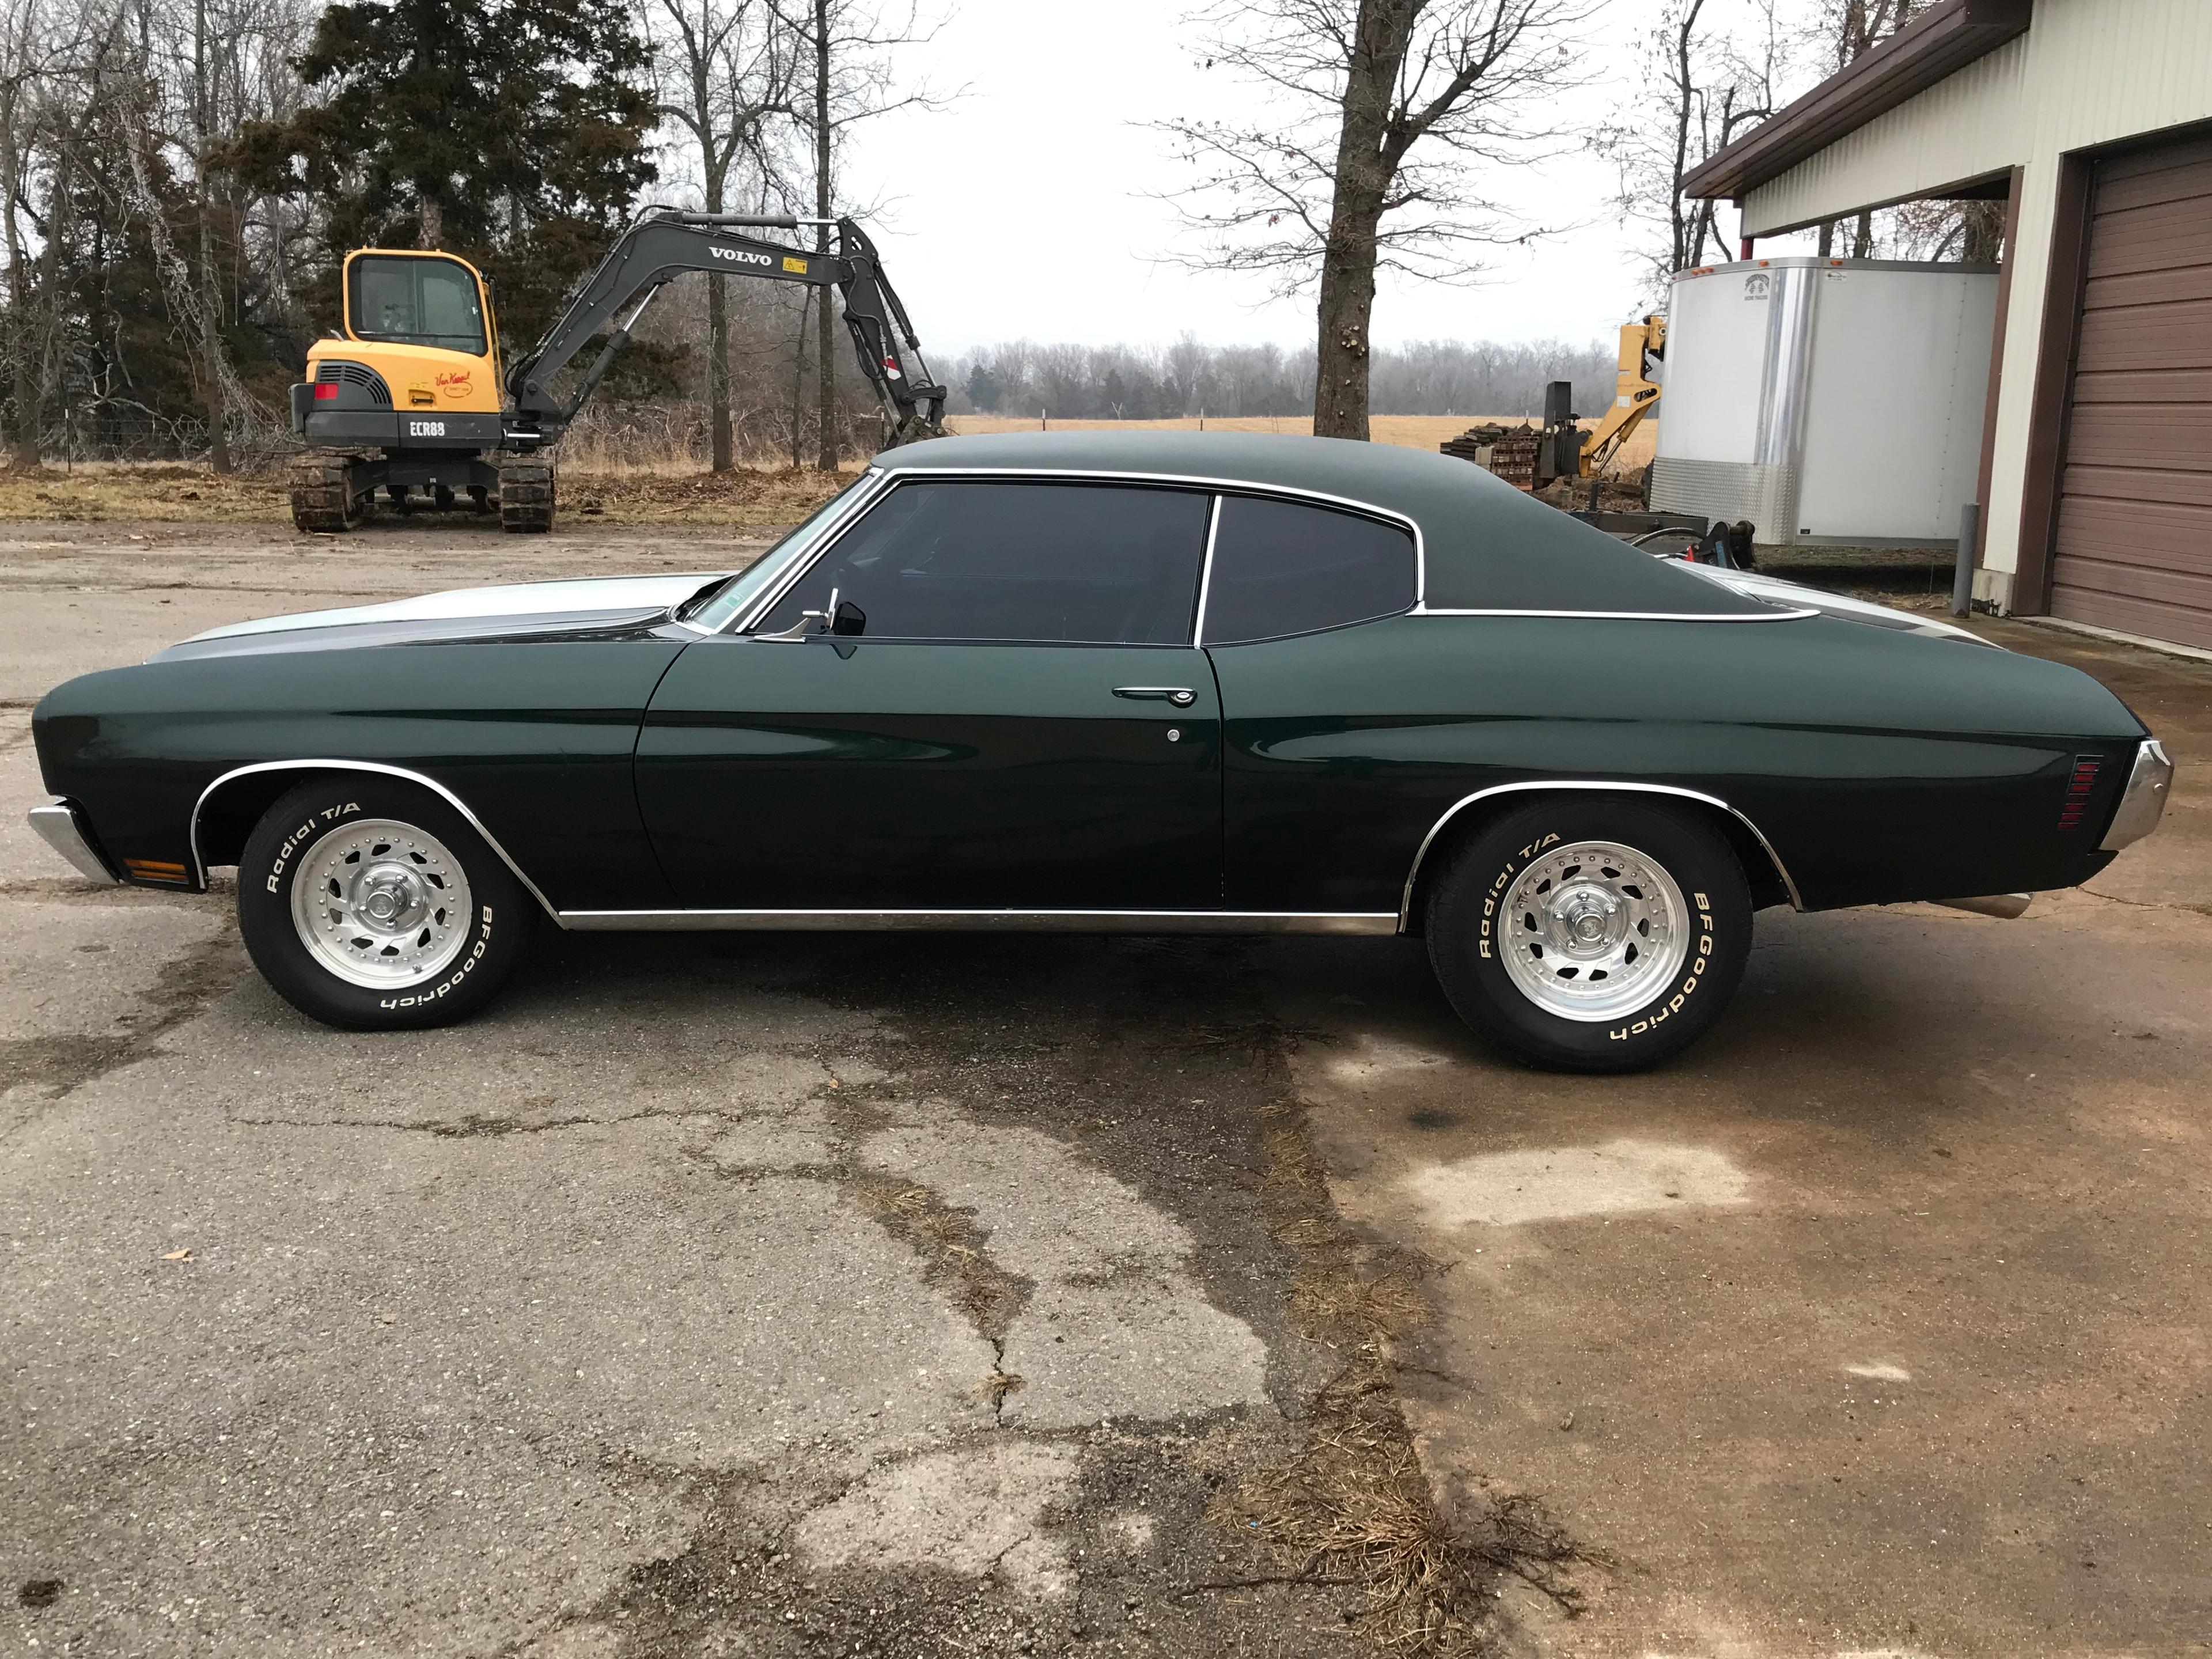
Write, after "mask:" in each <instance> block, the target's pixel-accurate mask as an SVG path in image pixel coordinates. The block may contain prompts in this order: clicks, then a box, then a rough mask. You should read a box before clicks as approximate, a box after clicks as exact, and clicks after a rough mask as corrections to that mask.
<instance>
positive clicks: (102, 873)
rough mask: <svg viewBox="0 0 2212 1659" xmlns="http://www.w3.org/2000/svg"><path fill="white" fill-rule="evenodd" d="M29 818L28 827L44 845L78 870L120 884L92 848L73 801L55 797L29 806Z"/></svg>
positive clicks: (113, 884)
mask: <svg viewBox="0 0 2212 1659" xmlns="http://www.w3.org/2000/svg"><path fill="white" fill-rule="evenodd" d="M30 820H31V828H32V829H35V830H37V831H38V832H39V834H40V836H41V837H42V838H43V839H44V840H45V842H46V845H47V846H49V847H51V848H53V849H54V851H56V852H57V853H59V854H61V855H62V856H63V857H64V858H65V859H67V860H69V861H70V863H71V864H73V865H75V866H76V867H77V870H78V872H80V873H81V874H83V875H86V876H88V877H90V878H92V879H93V880H94V881H98V882H105V883H106V884H107V885H108V886H110V887H115V886H119V885H120V883H119V882H118V880H117V878H116V875H115V872H113V871H112V870H111V869H109V868H108V867H107V861H106V860H105V859H103V858H101V857H100V854H98V853H95V852H94V851H93V848H92V838H91V837H90V836H88V835H86V834H85V829H84V819H83V817H82V814H80V813H79V812H78V811H77V810H76V805H74V804H73V803H71V802H70V801H65V800H58V801H56V802H55V803H54V804H53V805H51V806H33V808H32V809H31V811H30Z"/></svg>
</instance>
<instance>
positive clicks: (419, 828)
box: [238, 773, 536, 1030]
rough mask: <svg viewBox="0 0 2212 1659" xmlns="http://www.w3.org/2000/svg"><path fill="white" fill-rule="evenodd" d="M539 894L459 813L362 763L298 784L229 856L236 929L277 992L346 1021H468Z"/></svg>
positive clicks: (513, 954) (324, 1016) (523, 931)
mask: <svg viewBox="0 0 2212 1659" xmlns="http://www.w3.org/2000/svg"><path fill="white" fill-rule="evenodd" d="M535 916H536V906H535V903H534V902H533V901H532V899H531V898H530V896H529V895H528V894H527V893H526V892H525V891H524V890H523V887H522V884H520V882H518V881H517V880H516V879H515V878H514V875H513V872H512V871H510V870H508V868H507V866H506V865H505V864H504V863H502V862H501V860H500V859H499V858H498V856H497V855H496V854H494V853H493V852H492V850H491V849H490V848H489V847H487V846H485V845H484V842H483V837H482V836H479V835H477V833H476V831H475V830H473V829H471V828H470V827H469V825H468V823H467V822H466V821H465V819H464V818H463V817H461V815H460V814H459V813H458V812H456V811H453V808H452V807H450V806H448V805H447V804H446V803H445V802H444V801H442V800H441V799H438V797H436V796H435V795H434V794H432V793H429V792H428V790H424V789H420V788H417V787H415V786H413V785H411V784H407V783H403V782H399V781H394V780H392V779H388V778H382V777H378V776H374V775H362V774H345V773H334V774H331V775H329V776H327V777H324V778H320V779H318V780H315V781H312V782H308V783H304V784H301V786H300V787H298V788H296V789H295V790H293V791H292V792H291V793H289V794H287V795H286V796H285V797H284V798H283V799H281V800H279V801H278V802H277V803H276V805H274V806H272V807H270V809H269V811H267V813H265V814H264V816H263V817H262V819H261V822H260V823H258V824H257V825H255V826H254V829H253V833H252V835H251V836H247V837H246V849H245V851H244V852H243V853H241V854H240V855H239V860H238V927H239V932H240V933H241V934H243V935H244V936H245V939H246V951H247V953H248V954H249V955H251V956H252V958H253V964H254V966H255V967H257V968H258V969H260V970H261V975H262V977H263V978H264V979H266V980H267V981H269V983H270V985H271V986H272V987H274V988H275V989H276V993H277V994H279V995H280V996H282V997H283V999H284V1000H286V1001H287V1002H289V1003H290V1004H291V1005H292V1006H294V1007H295V1008H297V1009H298V1010H300V1012H301V1013H304V1014H307V1015H309V1016H311V1017H313V1018H316V1019H319V1020H321V1021H322V1022H323V1023H324V1024H326V1025H336V1026H340V1027H343V1028H344V1029H346V1030H420V1029H422V1027H425V1026H430V1025H446V1024H451V1023H453V1021H455V1020H458V1019H465V1018H467V1017H468V1016H469V1015H471V1014H472V1013H474V1012H476V1011H477V1009H479V1008H481V1007H482V1006H483V1005H484V1004H485V1003H486V1002H488V1001H489V1000H491V998H492V996H493V994H494V993H495V992H496V991H497V990H498V989H499V987H500V986H501V983H502V982H503V981H505V980H506V978H507V975H508V974H509V973H511V972H513V969H514V965H515V963H516V962H517V961H518V960H519V959H520V956H521V953H522V951H523V947H524V945H526V943H527V941H528V938H529V934H530V932H531V930H532V927H533V926H534V924H535Z"/></svg>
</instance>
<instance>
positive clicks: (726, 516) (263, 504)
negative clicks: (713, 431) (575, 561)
mask: <svg viewBox="0 0 2212 1659" xmlns="http://www.w3.org/2000/svg"><path fill="white" fill-rule="evenodd" d="M858 476H859V474H858V471H857V469H856V470H854V471H847V472H839V473H834V474H833V473H824V472H817V471H814V470H813V469H812V468H811V467H808V468H798V469H793V468H790V467H785V468H782V469H781V470H775V471H770V470H761V471H751V470H748V469H740V470H738V471H733V472H725V473H719V474H718V473H711V472H702V471H697V470H696V469H692V470H690V471H680V472H679V471H671V470H668V469H665V468H663V467H660V466H658V465H648V466H638V467H621V468H611V469H607V470H604V471H582V470H580V469H577V470H571V469H569V468H568V467H565V466H564V467H563V468H562V471H561V474H560V486H561V513H560V516H559V518H558V519H557V520H556V528H560V529H568V530H574V529H577V528H580V527H581V526H586V525H590V524H603V525H623V526H652V525H699V526H720V527H728V528H732V529H744V530H754V531H761V532H765V531H768V530H771V529H774V528H775V527H778V526H784V525H791V524H796V523H797V522H798V521H799V520H801V519H803V518H805V516H806V515H807V514H808V513H811V512H812V511H813V510H814V509H815V507H817V506H819V505H820V504H821V503H822V502H823V501H824V500H826V499H827V498H828V497H829V496H830V495H833V494H835V493H836V491H837V490H839V489H843V488H844V487H845V486H846V485H847V484H848V483H851V482H852V481H853V480H854V477H858ZM443 516H444V515H442V514H439V515H426V520H427V522H429V523H433V524H435V523H436V522H438V521H439V520H440V519H441V518H442V517H443ZM0 520H44V521H48V522H53V521H81V522H86V523H128V524H142V523H185V524H277V525H281V524H289V523H290V522H291V521H292V507H291V499H290V496H289V493H288V491H287V488H286V482H285V477H284V474H283V471H281V470H280V471H274V472H262V473H232V474H229V475H228V476H225V477H218V476H216V474H215V473H213V472H211V471H209V470H208V469H207V468H206V467H204V466H196V465H182V464H178V463H171V464H167V465H150V464H147V463H143V462H132V461H96V462H90V463H87V464H85V465H78V466H73V467H71V468H70V469H69V470H68V471H63V470H62V469H61V468H58V467H46V468H44V469H42V470H41V471H37V472H28V473H25V472H12V471H6V472H0Z"/></svg>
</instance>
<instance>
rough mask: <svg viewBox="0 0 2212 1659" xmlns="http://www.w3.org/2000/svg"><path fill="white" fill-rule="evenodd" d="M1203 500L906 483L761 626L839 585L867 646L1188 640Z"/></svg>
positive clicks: (1102, 487) (1151, 493)
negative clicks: (887, 642) (861, 622)
mask: <svg viewBox="0 0 2212 1659" xmlns="http://www.w3.org/2000/svg"><path fill="white" fill-rule="evenodd" d="M1209 505H1210V500H1209V498H1208V497H1207V496H1206V495H1200V494H1199V493H1197V492H1195V491H1192V490H1182V489H1142V488H1138V487H1133V486H1123V485H1115V484H1073V483H1067V484H1061V483H908V484H901V485H900V486H899V487H898V488H897V489H894V490H892V491H891V492H890V495H887V496H885V497H884V499H883V500H882V501H878V503H877V504H876V505H875V506H874V507H871V508H869V509H868V511H867V513H866V514H865V515H864V516H863V517H862V518H861V520H860V522H859V523H858V524H856V525H854V526H853V527H852V528H851V529H850V530H848V531H847V532H845V534H844V535H843V536H842V538H839V540H838V541H837V543H836V545H835V546H833V547H832V548H831V549H830V550H829V552H828V553H827V554H826V555H824V556H823V559H822V561H821V562H820V563H818V564H817V565H816V566H815V567H814V568H813V569H811V570H810V571H808V572H807V573H806V574H805V576H804V577H802V578H800V580H799V582H798V583H797V584H796V585H795V586H793V589H792V591H791V592H788V593H787V594H785V595H784V596H783V598H782V599H780V600H778V601H777V602H776V605H775V609H774V610H773V611H770V612H769V616H768V618H767V620H766V621H765V622H764V623H763V624H762V625H761V629H760V631H761V632H763V633H770V634H773V633H780V632H781V631H783V630H785V629H788V628H790V627H791V626H792V625H793V623H797V622H798V621H799V613H800V612H801V611H820V610H823V609H825V608H826V602H827V601H828V599H829V592H830V590H831V589H832V588H835V589H836V591H837V597H838V599H839V600H840V601H841V602H843V601H848V600H849V601H850V602H851V603H853V604H854V605H858V606H860V609H861V610H862V611H864V612H865V613H866V617H867V626H866V630H865V632H866V637H867V638H869V639H872V640H883V639H891V640H1026V641H1037V642H1042V643H1073V644H1086V645H1188V643H1189V642H1190V629H1191V615H1192V612H1193V611H1194V610H1195V609H1196V608H1197V603H1198V573H1199V567H1200V563H1201V562H1203V560H1204V556H1205V551H1206V512H1207V508H1208V507H1209Z"/></svg>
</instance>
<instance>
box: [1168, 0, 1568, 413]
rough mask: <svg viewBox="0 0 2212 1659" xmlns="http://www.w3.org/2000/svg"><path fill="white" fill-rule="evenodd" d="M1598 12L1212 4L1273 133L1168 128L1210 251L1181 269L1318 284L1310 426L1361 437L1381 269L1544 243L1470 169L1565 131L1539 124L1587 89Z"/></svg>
mask: <svg viewBox="0 0 2212 1659" xmlns="http://www.w3.org/2000/svg"><path fill="white" fill-rule="evenodd" d="M1603 3H1604V0H1215V3H1214V4H1213V5H1212V7H1211V8H1210V9H1207V10H1206V11H1205V12H1203V13H1201V14H1200V15H1201V17H1202V18H1203V19H1204V21H1205V25H1206V37H1205V50H1206V54H1207V58H1208V62H1209V64H1211V65H1218V66H1220V67H1223V68H1225V69H1227V70H1231V72H1232V73H1234V74H1236V75H1237V76H1238V77H1239V78H1241V79H1243V80H1245V81H1247V82H1251V83H1253V84H1255V85H1256V86H1257V87H1258V88H1259V89H1260V90H1261V92H1262V93H1263V94H1265V95H1266V96H1267V98H1268V99H1269V100H1270V102H1271V104H1272V105H1273V106H1279V107H1280V108H1281V109H1282V111H1283V115H1282V117H1281V118H1280V119H1279V120H1278V121H1275V122H1273V123H1272V124H1268V125H1252V126H1231V125H1224V124H1221V123H1218V122H1208V121H1170V122H1167V123H1164V124H1162V125H1163V129H1164V131H1167V132H1168V133H1169V134H1170V135H1171V136H1172V137H1173V138H1174V139H1175V141H1176V147H1177V149H1178V150H1179V152H1180V153H1181V155H1182V158H1183V159H1184V160H1185V161H1187V162H1188V164H1190V165H1192V166H1194V167H1198V168H1199V169H1200V179H1199V181H1198V182H1197V183H1196V184H1195V185H1192V186H1191V187H1190V188H1189V189H1188V191H1184V192H1183V194H1182V202H1183V204H1184V212H1185V217H1186V218H1187V219H1188V221H1189V222H1190V223H1191V224H1192V225H1193V227H1194V228H1196V229H1197V230H1198V231H1199V232H1200V234H1201V235H1202V236H1203V237H1204V239H1205V241H1206V246H1205V248H1204V251H1203V252H1201V253H1200V255H1199V256H1198V257H1197V258H1194V259H1192V260H1191V261H1189V263H1192V264H1197V265H1200V266H1202V267H1206V268H1212V269H1216V270H1252V271H1261V272H1264V273H1266V274H1267V275H1268V276H1271V277H1273V279H1274V283H1275V289H1276V292H1277V293H1278V294H1281V295H1289V294H1292V293H1297V292H1299V291H1301V290H1303V289H1304V288H1305V286H1306V284H1307V283H1309V282H1316V283H1317V287H1318V296H1317V303H1316V313H1317V315H1316V322H1317V325H1318V327H1317V331H1316V337H1317V351H1318V362H1319V371H1318V379H1317V380H1316V386H1315V392H1314V430H1315V431H1316V433H1319V434H1321V435H1324V436H1331V437H1340V438H1361V439H1364V438H1365V437H1366V436H1367V412H1368V352H1369V327H1370V321H1371V319H1372V317H1373V313H1374V308H1375V284H1376V272H1377V270H1383V269H1398V270H1409V271H1414V272H1418V273H1419V274H1423V275H1426V276H1433V277H1442V278H1444V279H1447V280H1466V279H1468V278H1470V277H1472V276H1475V275H1476V274H1478V273H1479V272H1480V269H1481V263H1480V260H1481V250H1482V249H1484V248H1486V247H1492V246H1500V245H1504V244H1508V243H1523V242H1526V241H1527V240H1528V239H1529V237H1530V236H1531V235H1532V234H1541V232H1538V231H1532V230H1531V229H1530V228H1528V227H1526V226H1523V225H1522V224H1519V223H1517V222H1516V221H1515V219H1514V216H1512V215H1511V214H1510V213H1509V212H1508V211H1507V210H1505V209H1504V208H1503V207H1501V206H1500V205H1499V204H1498V202H1496V201H1495V200H1493V199H1491V198H1490V197H1486V195H1484V194H1483V193H1481V192H1480V191H1479V190H1478V189H1477V187H1476V185H1475V184H1474V179H1473V178H1472V176H1471V175H1472V173H1473V172H1474V167H1476V166H1477V165H1478V164H1487V165H1490V166H1492V167H1502V166H1513V165H1517V164H1522V163H1525V162H1528V161H1533V160H1535V159H1537V158H1539V157H1540V156H1541V155H1546V154H1547V153H1551V152H1553V150H1555V149H1557V147H1558V145H1559V142H1560V135H1559V134H1558V133H1557V132H1556V131H1553V130H1552V129H1551V128H1549V127H1548V126H1547V125H1545V124H1543V123H1542V122H1541V119H1538V118H1536V112H1537V111H1538V110H1539V109H1540V107H1541V104H1542V103H1543V101H1544V100H1547V99H1549V98H1551V97H1553V96H1554V95H1556V94H1558V93H1559V92H1560V91H1562V90H1564V89H1565V88H1566V87H1568V86H1569V85H1571V84H1573V83H1574V82H1576V81H1577V78H1578V76H1579V70H1578V66H1577V59H1576V58H1575V56H1574V53H1573V52H1572V50H1571V47H1572V43H1573V32H1574V30H1575V28H1576V27H1577V26H1578V25H1580V24H1582V23H1583V22H1585V21H1588V20H1589V18H1590V17H1592V16H1594V15H1595V14H1596V13H1597V11H1598V10H1599V9H1601V7H1602V5H1603Z"/></svg>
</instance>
